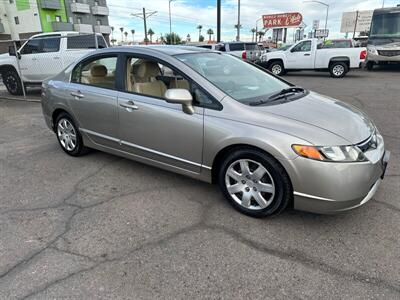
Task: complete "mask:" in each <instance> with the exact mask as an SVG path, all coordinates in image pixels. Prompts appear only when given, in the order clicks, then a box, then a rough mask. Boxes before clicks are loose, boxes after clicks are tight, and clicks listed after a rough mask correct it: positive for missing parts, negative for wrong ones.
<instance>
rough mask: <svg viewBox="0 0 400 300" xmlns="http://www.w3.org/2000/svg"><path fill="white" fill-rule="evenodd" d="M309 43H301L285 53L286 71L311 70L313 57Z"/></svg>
mask: <svg viewBox="0 0 400 300" xmlns="http://www.w3.org/2000/svg"><path fill="white" fill-rule="evenodd" d="M311 49H312V48H311V41H302V42H300V43H298V44H297V45H295V46H294V47H293V48H292V49H290V50H289V51H286V52H287V54H286V55H287V56H286V57H287V63H286V65H285V68H287V69H312V68H314V57H313V55H312V51H311Z"/></svg>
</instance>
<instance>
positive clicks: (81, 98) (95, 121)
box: [63, 54, 119, 148]
mask: <svg viewBox="0 0 400 300" xmlns="http://www.w3.org/2000/svg"><path fill="white" fill-rule="evenodd" d="M117 62H118V54H101V55H94V56H91V57H89V58H87V59H85V60H84V61H82V62H81V63H79V64H78V65H77V66H75V68H74V70H73V71H72V76H71V83H70V84H69V85H68V88H67V89H66V91H63V94H64V95H65V97H67V98H68V99H69V102H68V103H69V106H70V108H71V110H72V112H73V115H74V116H75V118H76V119H77V121H78V123H79V130H80V131H81V132H83V133H85V134H86V135H87V136H88V137H89V138H90V140H91V141H92V142H94V143H96V144H98V145H102V146H106V147H111V148H119V136H118V110H117V109H118V99H117V96H118V92H117V88H116V86H117V80H118V78H117V77H116V74H118V72H116V70H117Z"/></svg>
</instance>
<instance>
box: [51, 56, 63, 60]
mask: <svg viewBox="0 0 400 300" xmlns="http://www.w3.org/2000/svg"><path fill="white" fill-rule="evenodd" d="M60 58H61V57H59V56H54V57H53V59H60Z"/></svg>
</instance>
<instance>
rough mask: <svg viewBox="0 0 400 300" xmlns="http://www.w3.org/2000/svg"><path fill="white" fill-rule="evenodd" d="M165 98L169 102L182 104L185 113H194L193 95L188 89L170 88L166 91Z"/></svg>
mask: <svg viewBox="0 0 400 300" xmlns="http://www.w3.org/2000/svg"><path fill="white" fill-rule="evenodd" d="M165 99H166V101H167V102H168V103H176V104H181V105H182V110H183V112H184V113H186V114H188V115H193V114H194V107H193V105H192V103H193V97H192V94H190V92H189V91H188V90H185V89H168V90H167V91H166V92H165Z"/></svg>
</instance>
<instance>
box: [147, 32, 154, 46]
mask: <svg viewBox="0 0 400 300" xmlns="http://www.w3.org/2000/svg"><path fill="white" fill-rule="evenodd" d="M147 34H148V35H149V36H150V43H153V35H154V31H153V30H152V29H151V28H149V30H148V31H147Z"/></svg>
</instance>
